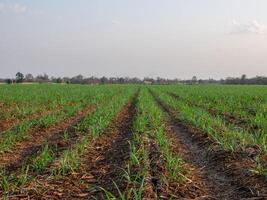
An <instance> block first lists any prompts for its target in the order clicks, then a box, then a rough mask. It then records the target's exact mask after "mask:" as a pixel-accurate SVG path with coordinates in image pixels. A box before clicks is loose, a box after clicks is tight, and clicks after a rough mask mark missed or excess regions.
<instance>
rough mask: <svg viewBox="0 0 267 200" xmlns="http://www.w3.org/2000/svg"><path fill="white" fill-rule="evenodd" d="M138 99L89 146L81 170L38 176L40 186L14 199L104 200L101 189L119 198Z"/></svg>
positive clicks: (122, 110) (30, 188) (34, 186)
mask: <svg viewBox="0 0 267 200" xmlns="http://www.w3.org/2000/svg"><path fill="white" fill-rule="evenodd" d="M136 100H137V94H136V95H135V97H134V98H133V99H132V100H131V101H130V102H129V103H128V104H127V105H126V106H124V107H123V108H122V109H121V110H120V111H119V113H118V114H117V116H116V117H115V118H114V119H113V120H112V122H111V123H110V125H109V126H108V128H107V129H106V130H105V131H104V133H103V134H102V135H101V136H100V137H99V138H97V139H96V140H94V141H92V142H90V144H88V145H87V146H86V151H85V153H84V154H83V156H82V158H81V165H80V167H79V169H78V170H77V171H75V172H73V173H71V174H69V175H66V176H64V177H60V178H56V177H53V176H51V177H50V176H49V175H48V176H47V175H46V176H42V175H40V176H38V175H37V177H36V179H37V180H38V182H35V183H32V185H30V186H28V187H27V188H28V189H27V192H26V193H27V194H25V193H24V194H20V195H16V196H13V198H11V199H19V198H17V197H24V198H30V199H49V200H51V199H104V192H103V190H102V189H100V187H101V188H104V189H105V190H107V191H110V192H112V193H113V194H116V195H117V196H118V192H117V189H116V187H115V185H114V184H113V181H114V182H116V184H117V186H118V187H119V188H120V189H121V191H124V189H125V187H126V179H125V178H124V177H123V175H122V174H123V170H122V169H126V164H127V161H128V158H129V151H130V148H129V143H128V141H130V140H131V138H132V135H133V133H132V125H133V119H134V117H135V113H136V108H135V106H136Z"/></svg>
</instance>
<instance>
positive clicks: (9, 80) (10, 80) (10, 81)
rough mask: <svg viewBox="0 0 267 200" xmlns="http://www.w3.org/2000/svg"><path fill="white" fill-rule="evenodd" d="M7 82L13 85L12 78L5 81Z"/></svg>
mask: <svg viewBox="0 0 267 200" xmlns="http://www.w3.org/2000/svg"><path fill="white" fill-rule="evenodd" d="M5 82H6V83H7V84H11V83H13V80H12V79H10V78H8V79H6V80H5Z"/></svg>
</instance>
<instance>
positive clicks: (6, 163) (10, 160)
mask: <svg viewBox="0 0 267 200" xmlns="http://www.w3.org/2000/svg"><path fill="white" fill-rule="evenodd" d="M92 110H93V108H92V107H91V106H89V107H87V108H85V109H83V110H80V111H78V112H77V113H76V114H75V115H74V116H73V117H71V118H69V119H66V120H64V121H62V122H59V123H57V125H55V126H53V127H51V128H48V129H46V130H41V131H33V132H32V133H29V135H27V136H28V138H27V139H25V140H23V141H21V142H19V143H17V144H16V145H15V146H14V147H13V148H12V150H10V151H8V152H5V153H3V154H1V155H0V167H1V168H5V171H6V172H8V173H10V172H12V171H15V170H16V169H18V168H19V167H21V165H22V163H23V161H26V160H27V159H28V158H29V157H30V156H32V155H34V154H36V153H37V152H38V151H39V150H40V149H41V147H42V145H43V144H44V142H47V144H54V145H57V146H58V147H59V148H60V147H62V146H65V145H66V144H65V143H62V139H63V133H64V131H65V130H67V131H68V132H69V133H74V132H75V130H74V129H75V128H74V127H75V125H76V124H78V123H79V122H80V121H81V120H82V119H83V117H85V116H86V115H88V114H89V113H90V112H92ZM71 141H73V140H71Z"/></svg>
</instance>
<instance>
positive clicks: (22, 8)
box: [11, 3, 28, 13]
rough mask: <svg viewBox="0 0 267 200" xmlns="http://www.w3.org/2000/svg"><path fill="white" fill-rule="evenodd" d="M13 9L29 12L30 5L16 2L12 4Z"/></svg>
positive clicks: (16, 11) (17, 11) (18, 11)
mask: <svg viewBox="0 0 267 200" xmlns="http://www.w3.org/2000/svg"><path fill="white" fill-rule="evenodd" d="M11 9H12V10H13V12H15V13H25V12H27V10H28V7H27V6H25V5H21V4H18V3H16V4H14V5H11Z"/></svg>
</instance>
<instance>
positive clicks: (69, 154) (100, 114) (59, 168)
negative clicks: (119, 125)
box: [9, 89, 132, 199]
mask: <svg viewBox="0 0 267 200" xmlns="http://www.w3.org/2000/svg"><path fill="white" fill-rule="evenodd" d="M131 91H132V89H130V90H129V91H128V92H127V91H126V92H127V93H128V94H127V93H124V96H122V97H118V96H117V98H115V99H114V100H112V101H111V102H110V104H107V105H106V106H104V107H103V108H105V107H106V108H108V109H103V108H102V107H100V108H98V109H97V110H95V111H94V112H93V114H92V115H90V116H88V117H87V118H85V119H84V120H83V123H82V124H81V125H80V126H79V127H80V128H79V129H80V130H81V131H83V132H84V134H85V132H86V131H87V130H90V132H89V135H88V136H89V137H87V136H86V135H85V136H86V137H84V138H82V139H81V140H80V141H79V142H78V143H76V144H74V145H73V146H72V147H71V148H70V149H67V150H66V151H64V152H63V154H62V155H61V157H60V158H59V159H57V160H56V161H59V162H53V163H52V164H51V165H50V166H49V167H48V168H47V170H44V171H43V172H38V173H32V172H30V174H29V175H28V176H29V177H28V179H32V180H34V179H37V180H38V181H37V182H36V181H33V182H32V181H29V182H28V183H26V184H27V185H28V186H27V188H29V190H27V191H24V192H22V191H21V190H19V191H13V192H12V194H9V197H15V196H18V195H19V196H25V197H29V196H31V197H32V196H36V195H37V196H39V195H41V196H42V195H45V196H46V197H47V198H49V195H48V194H46V189H48V188H49V186H50V185H51V186H52V185H53V184H56V185H55V186H59V187H62V185H61V184H59V185H57V183H58V181H59V180H62V179H63V180H65V177H67V174H68V176H69V175H71V176H72V175H73V176H75V174H77V172H81V173H82V168H80V166H81V165H80V164H81V163H82V161H83V157H84V154H86V151H85V147H86V146H87V148H89V149H90V146H91V145H90V143H91V142H90V143H89V145H88V142H89V140H93V141H94V140H95V139H96V138H97V137H98V135H99V134H101V133H102V131H104V129H105V126H106V125H105V124H109V122H110V121H109V120H110V119H112V118H113V117H112V116H113V115H114V114H115V113H116V112H117V111H116V110H117V109H118V107H120V106H122V105H124V104H125V103H124V102H125V101H126V100H127V99H129V94H130V92H131ZM118 100H119V101H118ZM108 112H110V113H108ZM112 112H113V113H114V114H112ZM107 113H108V115H106V116H105V115H104V114H107ZM96 117H97V118H96ZM103 120H104V121H103ZM105 120H107V121H105ZM103 122H104V123H103ZM99 123H102V125H101V124H99ZM99 125H101V126H102V128H100V126H99ZM103 125H104V126H103ZM86 127H88V129H87V128H86ZM91 128H92V129H91ZM93 130H98V132H95V131H93ZM94 138H95V139H94ZM96 140H97V139H96ZM93 141H92V142H93ZM79 157H81V158H79ZM90 161H91V160H90ZM51 173H53V174H54V175H53V176H51ZM62 175H63V176H62ZM80 175H81V176H83V175H84V174H80ZM31 176H32V177H31ZM73 178H74V177H73ZM80 178H81V177H79V180H77V181H78V182H80V181H81V180H83V179H80ZM73 180H76V179H73ZM65 181H66V182H67V180H65ZM70 181H72V179H71V180H70ZM43 185H46V187H45V188H43ZM23 187H25V185H24V186H23ZM32 187H36V189H37V190H31V189H30V188H32ZM56 188H57V187H55V193H57V191H56ZM86 188H87V186H86ZM69 189H70V188H69ZM43 190H44V191H43ZM48 190H49V191H50V190H51V192H52V189H48ZM60 190H61V189H60ZM37 191H38V193H36V192H37ZM42 191H43V192H42ZM21 192H22V193H21ZM66 195H67V194H66ZM55 196H57V195H56V194H55ZM74 196H75V195H74ZM32 198H33V197H32ZM59 199H60V197H59Z"/></svg>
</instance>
